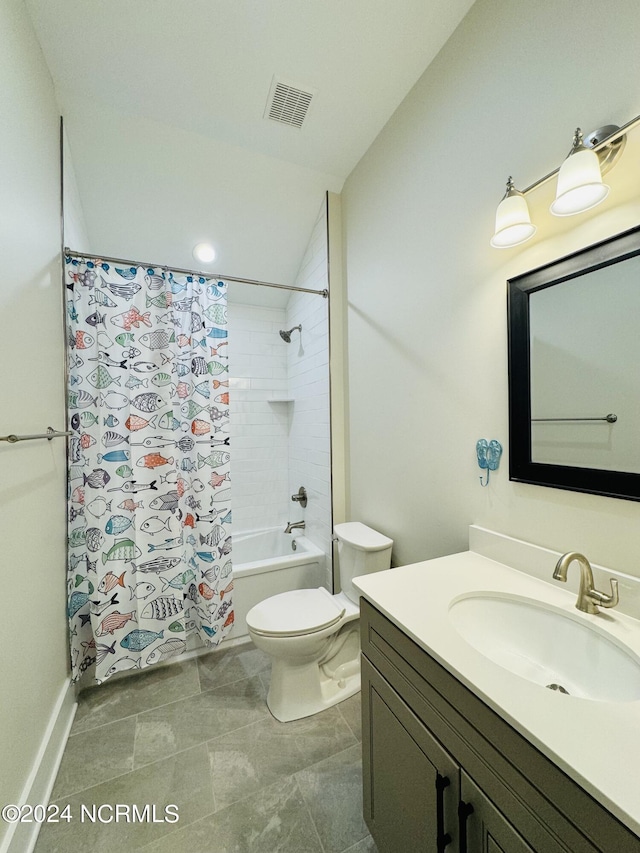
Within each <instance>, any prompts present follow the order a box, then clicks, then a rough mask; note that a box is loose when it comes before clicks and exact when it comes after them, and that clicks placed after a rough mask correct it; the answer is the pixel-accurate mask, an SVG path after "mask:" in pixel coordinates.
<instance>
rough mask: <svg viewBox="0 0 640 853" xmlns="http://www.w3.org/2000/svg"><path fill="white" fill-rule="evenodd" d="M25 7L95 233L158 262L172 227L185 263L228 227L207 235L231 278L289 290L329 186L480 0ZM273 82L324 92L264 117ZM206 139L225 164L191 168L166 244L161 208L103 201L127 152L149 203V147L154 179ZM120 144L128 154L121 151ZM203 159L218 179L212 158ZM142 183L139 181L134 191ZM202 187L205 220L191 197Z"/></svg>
mask: <svg viewBox="0 0 640 853" xmlns="http://www.w3.org/2000/svg"><path fill="white" fill-rule="evenodd" d="M25 2H26V6H27V8H28V10H29V12H30V14H31V17H32V20H33V22H34V27H35V29H36V33H37V35H38V38H39V40H40V43H41V45H42V49H43V52H44V55H45V59H46V61H47V63H48V66H49V68H50V70H51V74H52V77H53V80H54V84H55V86H56V91H57V94H58V99H59V102H60V106H61V109H62V111H63V114H64V116H65V123H66V125H67V132H68V135H69V141H70V147H71V151H72V154H73V161H74V165H75V168H76V173H77V178H78V186H79V190H80V196H81V199H82V204H83V207H84V213H85V216H86V220H87V227H88V231H89V235H90V238H91V242H92V243H97V244H98V245H99V246H100V248H101V249H102V250H103V251H104V253H105V254H107V250H108V251H109V252H110V253H111V254H116V255H123V252H127V251H129V252H130V251H131V250H132V247H131V248H130V246H131V240H130V239H128V238H130V237H131V235H132V234H133V233H135V234H136V238H139V241H138V243H137V244H136V245H137V246H138V249H137V251H138V255H137V257H147V256H149V252H153V251H156V253H157V252H158V251H160V250H161V245H163V246H166V245H167V244H166V237H165V232H169V233H171V234H175V236H176V245H175V247H172V248H171V249H170V251H171V255H172V257H171V258H167V257H159V258H158V261H167V262H170V263H174V264H175V265H187V263H186V260H187V252H186V248H185V249H184V252H183V250H182V248H180V245H181V244H180V241H184V242H185V244H186V242H188V241H189V240H191V237H192V232H193V236H194V238H196V239H202V238H203V234H202V233H198V234H196V233H195V232H196V231H197V232H202V231H204V232H207V230H208V229H211V228H217V227H220V222H221V221H224V225H225V226H226V233H225V234H224V235H223V239H221V232H220V231H215V232H213V233H212V232H210V231H209V233H211V237H212V239H213V241H214V242H215V243H216V244H218V243H219V244H220V247H221V248H222V257H221V259H220V264H221V266H220V271H222V272H225V273H227V274H230V275H246V276H248V277H252V278H263V279H269V280H276V281H285V282H287V283H290V282H291V280H292V279H293V278H295V273H296V271H297V265H298V264H299V263H300V260H301V258H302V255H303V253H304V249H305V247H306V242H305V237H304V233H303V232H305V233H306V239H308V236H309V234H310V232H311V227H312V226H313V222H314V221H315V217H316V214H317V211H318V207H319V204H320V203H321V200H322V194H323V192H324V190H327V189H329V190H333V191H339V190H340V188H341V186H342V182H343V181H344V179H345V178H346V177H347V175H348V174H349V172H350V171H351V170H352V169H353V167H354V166H355V165H356V163H357V162H358V160H359V159H360V158H361V157H362V155H363V154H364V152H365V151H366V150H367V148H368V147H369V145H370V144H371V142H372V141H373V139H374V138H375V137H376V135H377V134H378V133H379V132H380V130H381V129H382V127H383V126H384V124H385V123H386V121H387V120H388V119H389V117H390V116H391V114H392V113H393V111H394V110H395V109H396V107H397V106H398V105H399V103H400V102H401V101H402V99H403V98H404V96H405V95H406V94H407V92H408V91H409V89H410V88H411V87H412V86H413V84H414V83H415V82H416V80H417V79H418V77H419V76H420V75H421V74H422V72H423V71H424V70H425V68H426V67H427V66H428V64H429V63H430V62H431V60H432V59H433V57H434V56H435V55H436V53H437V52H438V51H439V49H440V48H441V47H442V45H443V44H444V42H445V41H446V40H447V38H448V37H449V35H450V34H451V33H452V31H453V30H454V29H455V27H456V26H457V24H458V23H459V21H460V20H461V19H462V17H463V16H464V15H465V14H466V12H467V10H468V9H469V7H470V6H471V4H472V2H473V0H134V2H132V0H108V2H104V0H25ZM274 75H276V76H278V77H280V78H282V79H284V80H285V81H286V82H290V83H293V84H297V85H299V86H301V87H312V88H313V89H315V90H317V95H316V96H315V97H314V99H313V102H312V105H311V109H310V111H309V114H308V116H307V119H306V120H305V123H304V125H303V127H302V128H301V129H296V128H291V127H288V126H283V125H280V124H278V123H275V122H273V121H270V120H268V119H264V118H263V113H264V108H265V104H266V99H267V95H268V92H269V89H270V86H271V82H272V78H273V76H274ZM94 119H96V121H97V123H96V121H94ZM112 119H113V121H112ZM89 121H91V122H93V123H94V128H93V129H92V130H88V129H87V127H86V125H87V123H88V122H89ZM113 124H117V125H118V126H119V128H118V130H119V136H118V138H117V140H116V138H115V136H114V138H113V139H111V138H110V131H109V130H108V129H107V130H106V135H105V127H107V128H108V127H109V126H110V125H113ZM98 125H100V126H101V127H100V132H99V133H98V131H97V130H96V127H97V126H98ZM123 127H126V128H128V129H129V130H128V132H127V133H125V136H124V137H123V135H122V129H123ZM172 128H173V129H174V130H175V133H172V132H171V129H172ZM127 135H128V136H130V139H126V137H127ZM142 139H144V145H142V144H141V140H142ZM198 140H199V141H198ZM206 140H209V141H210V143H209V144H210V149H211V155H212V158H213V155H215V157H216V159H217V160H218V161H220V160H221V161H222V164H221V163H220V162H218V172H217V174H216V175H215V176H213V177H211V176H208V175H206V174H203V173H202V171H200V172H199V173H198V170H197V169H195V167H194V169H193V174H191V175H189V174H188V172H189V170H188V169H187V168H184V167H183V168H181V170H180V171H181V180H182V181H183V182H184V181H186V185H185V186H184V187H183V190H184V192H183V193H182V195H183V197H182V198H181V197H180V193H179V194H178V195H177V196H176V198H175V200H174V201H173V202H172V203H170V204H168V205H166V206H164V209H163V211H162V216H163V220H162V229H161V230H162V232H163V237H162V239H163V240H164V243H162V244H161V243H160V242H159V241H158V243H157V245H154V242H153V239H152V237H151V230H152V229H151V228H149V229H148V230H149V234H146V231H145V227H146V226H148V225H149V222H150V220H151V219H153V218H154V214H153V211H154V210H156V209H157V204H155V203H154V205H153V209H150V210H144V205H143V206H142V207H143V209H142V210H141V211H140V213H139V215H138V217H137V219H136V218H135V217H134V216H133V214H129V213H127V212H124V209H125V206H124V205H123V200H124V198H125V197H126V196H125V195H124V193H123V194H121V195H120V197H118V192H115V193H112V192H110V193H109V194H108V196H109V197H108V198H105V197H104V195H103V196H102V198H101V199H100V203H98V201H97V200H96V197H95V194H94V193H93V182H94V179H95V177H96V175H99V176H100V185H101V188H104V187H110V188H113V187H115V186H116V185H117V184H118V182H119V181H123V180H125V178H124V177H123V170H122V160H123V157H124V159H126V160H127V162H126V164H125V165H126V168H125V169H124V172H125V173H126V180H127V181H128V182H129V198H130V197H131V193H132V191H133V194H134V195H135V196H136V198H138V199H140V198H142V199H144V198H145V197H146V196H147V194H148V186H147V184H145V172H148V171H149V166H148V162H147V156H146V154H145V153H144V151H145V149H146V151H147V152H149V151H151V149H153V148H154V147H155V148H159V147H162V152H160V153H159V152H158V151H152V153H151V157H150V159H151V161H153V162H154V164H155V165H154V168H155V169H156V172H155V173H154V178H155V179H156V180H157V179H158V177H160V175H159V173H158V172H157V169H158V168H161V167H163V163H164V167H166V164H167V163H168V164H171V163H176V162H177V161H178V160H179V159H181V158H182V159H186V160H190V159H191V147H192V145H193V147H194V148H195V149H201V148H202V147H203V146H206V144H207V143H206ZM130 142H131V144H130V145H129V143H130ZM123 145H124V146H129V151H128V152H125V153H123V151H120V150H118V151H117V152H116V151H115V150H114V148H121V147H122V146H123ZM200 154H201V152H199V155H200ZM243 158H244V161H243ZM136 159H137V161H138V166H137V167H136ZM195 160H196V161H197V163H198V166H199V168H200V169H202V168H203V167H204V169H205V173H206V158H204V159H202V157H201V156H196V157H195ZM227 160H228V162H229V167H228V168H225V167H224V162H226V161H227ZM161 161H163V162H162V163H161ZM243 162H244V163H246V168H245V166H243ZM256 171H257V172H259V173H260V174H261V175H262V176H263V179H262V180H260V181H258V182H257V183H258V184H260V186H257V187H256V189H255V191H254V192H252V190H251V183H255V181H253V179H252V181H251V182H250V181H249V179H248V177H247V172H256ZM285 173H286V176H285ZM269 174H270V175H271V177H269V178H267V177H265V176H266V175H269ZM132 177H133V178H135V181H139V184H138V183H135V182H134V186H132V185H131V183H130V182H131V180H132ZM169 183H170V184H171V181H169ZM278 188H279V189H278ZM292 192H293V196H294V198H293V204H291V195H292ZM265 194H266V196H265ZM112 196H115V197H114V198H112ZM198 196H200V199H199V203H198V204H196V207H197V208H198V216H199V219H198V220H197V221H196V219H195V217H194V216H191V218H190V214H189V211H188V203H187V202H186V200H185V199H187V198H191V199H194V198H196V197H198ZM238 197H240V198H241V202H239V201H238ZM205 198H206V204H205V202H204V200H205ZM232 198H233V199H234V203H233V204H229V203H228V202H229V201H230V200H231V199H232ZM116 202H118V203H119V206H118V207H116ZM212 205H217V206H218V208H219V211H220V210H222V209H224V210H225V211H226V213H225V214H224V215H220V213H219V215H218V216H217V217H216V216H211V217H210V219H207V216H206V215H205V216H204V218H203V213H202V209H203V207H204V208H207V206H208V207H211V206H212ZM155 215H157V214H155ZM265 216H266V217H268V222H267V223H265ZM260 222H261V223H262V229H263V231H264V230H265V224H266V225H267V230H268V231H269V238H270V240H271V241H272V245H273V252H270V251H268V250H265V248H264V247H263V246H262V245H261V244H260V240H259V239H258V240H257V245H258V246H259V251H254V252H252V251H251V247H252V246H254V245H255V240H256V238H257V237H259V233H260ZM292 223H293V227H292ZM234 229H235V232H234ZM222 230H223V231H224V230H225V228H223V229H222ZM232 233H235V234H236V237H235V238H234V237H233V236H231V235H232ZM240 237H242V239H240ZM194 242H195V239H194ZM179 244H180V245H179ZM192 245H193V243H190V245H189V251H190V248H191V246H192ZM93 248H94V249H95V248H96V247H93ZM225 254H226V258H225ZM258 255H259V256H260V258H261V261H260V263H256V262H255V261H256V256H258ZM123 256H124V255H123ZM155 257H157V254H156V255H153V254H151V255H150V259H151V260H155ZM222 258H224V259H225V260H226V263H225V264H222ZM260 264H262V265H260ZM188 265H191V266H192V265H193V259H192V258H190V263H189V264H188Z"/></svg>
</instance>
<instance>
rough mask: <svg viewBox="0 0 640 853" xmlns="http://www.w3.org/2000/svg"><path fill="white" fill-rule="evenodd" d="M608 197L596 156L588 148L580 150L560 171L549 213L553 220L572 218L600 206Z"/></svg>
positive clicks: (607, 190) (607, 189)
mask: <svg viewBox="0 0 640 853" xmlns="http://www.w3.org/2000/svg"><path fill="white" fill-rule="evenodd" d="M608 194H609V187H608V186H607V185H606V184H603V183H602V175H601V174H600V161H599V160H598V155H597V154H596V152H595V151H592V150H591V149H589V148H579V149H578V150H577V151H576V152H575V153H573V154H570V155H569V156H568V157H567V159H566V160H565V161H564V163H563V164H562V166H561V167H560V171H559V173H558V187H557V190H556V198H555V201H554V202H553V204H552V205H551V208H550V210H551V213H553V214H554V216H572V215H573V214H574V213H582V212H583V211H585V210H590V209H591V208H592V207H595V206H596V205H597V204H600V202H601V201H604V200H605V198H606V197H607V195H608Z"/></svg>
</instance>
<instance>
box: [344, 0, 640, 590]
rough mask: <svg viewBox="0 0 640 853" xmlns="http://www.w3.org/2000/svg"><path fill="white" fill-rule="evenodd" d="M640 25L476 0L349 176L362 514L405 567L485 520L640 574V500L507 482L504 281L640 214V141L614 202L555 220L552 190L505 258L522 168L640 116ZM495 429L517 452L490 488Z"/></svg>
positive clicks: (526, 170) (355, 476)
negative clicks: (507, 219) (500, 238)
mask: <svg viewBox="0 0 640 853" xmlns="http://www.w3.org/2000/svg"><path fill="white" fill-rule="evenodd" d="M639 28H640V8H639V7H638V5H637V0H617V2H616V3H615V4H614V5H613V7H609V9H608V10H606V11H604V13H603V7H602V4H600V3H596V2H595V0H586V1H585V2H584V3H582V4H580V7H579V8H577V7H576V6H575V5H574V4H570V3H569V2H564V0H536V2H535V3H527V2H524V0H477V2H476V4H475V5H474V6H473V7H472V8H471V11H470V12H469V14H468V15H467V17H466V18H465V19H464V20H463V22H462V23H461V25H460V26H459V28H458V29H457V30H456V32H455V33H454V35H453V36H452V38H451V39H450V40H449V42H448V43H447V44H446V45H445V47H444V48H443V49H442V51H441V52H440V54H439V55H438V57H437V58H436V60H435V61H434V63H433V64H432V65H431V66H430V68H428V69H427V71H426V72H425V74H424V75H423V77H422V78H421V79H420V80H419V81H418V83H417V84H416V86H415V87H414V89H413V90H412V91H411V92H410V94H409V95H408V97H407V98H406V99H405V101H404V102H403V103H402V105H401V106H400V108H399V109H398V110H397V112H396V113H395V114H394V116H393V117H392V119H391V120H390V121H389V123H388V124H387V125H386V127H385V128H384V130H383V132H382V133H381V134H380V136H379V137H378V138H377V140H376V141H375V142H374V144H373V145H372V146H371V148H370V150H369V151H368V152H367V154H366V155H365V157H364V158H363V159H362V161H361V162H360V163H359V164H358V166H357V167H356V169H355V170H354V172H353V173H352V174H351V176H350V177H349V179H348V181H347V183H346V186H345V189H344V191H343V216H344V222H345V236H346V274H347V286H348V301H349V307H348V327H349V386H350V394H349V405H350V434H351V442H350V465H351V509H350V515H351V518H353V519H360V520H362V521H364V522H366V523H368V524H371V525H372V526H374V527H377V528H378V529H380V530H381V531H383V532H384V533H386V534H388V535H389V536H392V537H393V538H394V539H395V541H396V547H395V549H394V563H395V564H402V563H407V562H412V561H416V560H420V559H425V558H429V557H434V556H437V555H440V554H445V553H449V552H454V551H457V550H462V549H464V548H466V546H467V525H468V524H469V523H470V522H475V523H478V524H481V525H485V526H487V527H490V528H493V529H496V530H498V531H500V532H504V533H508V534H511V535H514V536H517V537H521V538H525V539H528V540H530V541H533V542H535V543H539V544H543V545H547V546H549V547H550V548H555V549H558V550H570V549H571V550H572V549H576V550H579V551H584V552H586V554H587V555H589V557H591V558H592V559H593V560H594V561H596V562H600V563H603V564H605V565H610V566H612V567H615V568H618V569H620V570H623V571H628V572H630V573H633V574H636V575H640V559H639V558H638V555H639V554H640V523H639V522H640V504H638V503H635V502H630V501H621V500H615V499H608V498H603V497H597V496H592V495H581V494H577V493H573V492H568V491H559V490H554V489H547V488H542V487H536V486H528V485H522V484H516V483H511V482H509V478H508V447H507V443H508V442H507V437H508V417H507V351H506V286H505V281H506V279H507V278H508V277H509V276H512V275H515V274H517V273H520V272H524V271H526V270H528V269H531V268H533V267H536V266H539V265H540V264H542V263H544V262H546V261H549V260H552V259H554V258H557V257H561V256H563V255H565V254H567V253H568V252H571V251H575V250H577V249H579V248H581V247H583V246H586V245H589V244H590V243H593V242H594V241H597V240H599V239H603V238H604V237H606V236H609V235H611V234H615V233H617V232H618V231H621V230H623V229H625V228H628V227H631V226H633V225H636V224H638V222H640V202H639V201H638V199H639V198H640V193H639V189H640V174H639V171H638V166H637V165H636V164H638V163H639V162H640V157H639V156H638V149H639V148H640V131H635V133H633V134H631V135H630V136H629V140H628V146H627V151H626V152H625V155H624V158H623V160H622V161H621V163H620V164H619V165H618V166H617V167H616V169H615V170H614V171H612V172H611V173H610V174H609V175H608V176H607V182H608V183H609V184H610V185H611V193H610V197H609V199H607V201H606V202H605V203H604V204H603V205H601V207H599V208H598V209H597V210H595V211H593V212H590V213H587V214H583V215H581V216H579V217H569V218H567V219H566V220H559V219H556V218H554V217H552V216H551V215H550V214H549V213H548V212H547V209H548V206H549V204H550V202H551V201H552V198H553V195H552V193H553V186H552V184H551V183H550V184H548V185H546V186H544V187H542V188H540V189H539V190H537V191H535V192H534V193H533V194H532V196H531V198H530V205H531V207H532V214H533V216H534V220H535V221H536V222H537V224H538V234H537V235H536V237H535V238H534V240H533V241H531V242H530V243H528V244H526V245H525V246H523V247H520V248H517V249H509V250H503V251H497V250H494V249H491V248H490V247H489V238H490V236H491V233H492V230H493V217H494V215H495V208H496V205H497V203H498V201H499V199H500V197H501V195H502V192H503V187H504V183H505V181H506V179H507V176H508V175H509V174H512V175H513V176H514V180H515V181H516V183H517V184H518V185H520V186H526V185H528V184H530V183H532V182H533V181H535V180H536V179H538V178H540V177H542V176H543V175H545V174H546V173H547V172H549V171H550V170H551V169H553V168H555V167H557V166H559V165H560V163H561V161H562V159H563V157H564V156H565V155H566V153H567V151H568V150H569V148H570V145H571V137H572V134H573V131H574V129H575V127H576V126H578V125H581V126H582V127H583V128H584V130H585V131H589V130H592V129H594V128H596V127H598V126H600V125H602V124H607V123H616V124H619V125H621V124H623V123H625V122H626V121H628V120H629V119H630V118H632V117H633V116H635V115H637V114H638V113H640V88H639V86H638V81H639V80H640V51H638V46H637V38H636V34H637V33H638V31H639ZM478 438H486V439H492V438H496V439H499V440H500V441H501V442H502V443H503V444H504V445H505V451H506V452H505V456H504V457H503V461H502V466H501V469H500V470H499V471H498V472H497V473H496V474H494V475H492V478H491V484H490V486H489V488H486V489H483V488H481V486H480V484H479V481H478V476H479V474H480V471H479V469H478V467H477V464H476V460H475V443H476V440H477V439H478ZM550 571H551V567H550Z"/></svg>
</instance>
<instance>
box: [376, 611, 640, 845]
mask: <svg viewBox="0 0 640 853" xmlns="http://www.w3.org/2000/svg"><path fill="white" fill-rule="evenodd" d="M361 631H362V654H363V658H362V717H363V793H364V816H365V820H366V822H367V824H368V826H369V829H370V831H371V835H372V836H373V838H374V839H375V841H376V844H377V846H378V849H379V851H380V853H419V852H420V853H422V851H424V853H481V851H482V853H531V851H533V852H534V853H640V839H639V838H638V836H637V835H636V834H635V833H633V832H632V831H631V830H629V829H628V828H627V827H626V826H624V825H623V824H622V823H621V822H620V821H619V820H618V819H617V818H616V817H615V816H614V815H612V814H611V813H610V812H609V811H607V810H606V809H605V808H603V807H602V806H601V805H600V804H599V803H597V802H596V801H595V800H594V799H593V797H591V796H590V795H589V794H588V793H587V792H586V791H584V790H583V789H582V788H581V787H580V786H579V785H577V784H576V783H575V782H574V781H573V780H572V779H570V778H569V777H568V776H567V775H566V774H565V773H564V772H563V771H562V770H561V769H559V768H558V767H557V766H556V765H555V764H554V763H553V762H552V761H550V760H549V759H548V758H547V757H546V756H544V755H543V754H542V753H541V752H540V751H539V750H538V749H537V748H536V747H535V746H533V745H532V744H531V743H530V742H529V741H528V740H527V739H526V738H525V737H523V736H522V735H521V734H520V733H519V732H517V731H516V730H515V729H513V728H512V727H511V726H510V725H509V724H508V723H507V722H505V720H503V719H502V717H500V715H499V714H497V713H496V712H495V711H493V710H492V709H491V708H489V707H488V706H487V705H485V704H484V702H482V701H481V700H480V699H478V697H477V696H476V695H475V694H474V693H472V691H470V690H469V689H468V688H467V687H465V686H464V685H463V684H462V683H461V682H459V681H458V680H457V679H456V678H455V677H454V676H452V675H451V674H450V673H449V672H448V671H447V670H446V669H445V668H444V667H443V666H441V665H440V664H439V663H438V662H437V661H436V660H435V659H433V658H432V657H431V656H430V655H429V654H427V652H425V651H424V650H423V649H422V648H421V647H419V646H418V645H417V644H416V643H414V642H413V640H411V639H410V638H409V637H408V636H407V635H406V634H404V633H403V632H402V631H401V630H399V629H398V627H397V626H396V625H395V624H393V623H392V622H391V621H390V620H388V619H387V618H386V617H385V616H384V615H383V614H382V613H380V612H379V611H378V610H377V609H376V608H375V607H373V606H372V605H371V604H370V603H369V602H368V601H366V600H365V599H362V600H361ZM612 760H615V757H613V756H612Z"/></svg>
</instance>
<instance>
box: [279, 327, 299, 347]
mask: <svg viewBox="0 0 640 853" xmlns="http://www.w3.org/2000/svg"><path fill="white" fill-rule="evenodd" d="M296 329H297V330H298V331H299V332H302V325H300V326H294V327H293V329H289V331H288V332H285V331H284V329H280V337H281V338H282V340H283V341H286V343H288V344H290V343H291V332H295V330H296Z"/></svg>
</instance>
